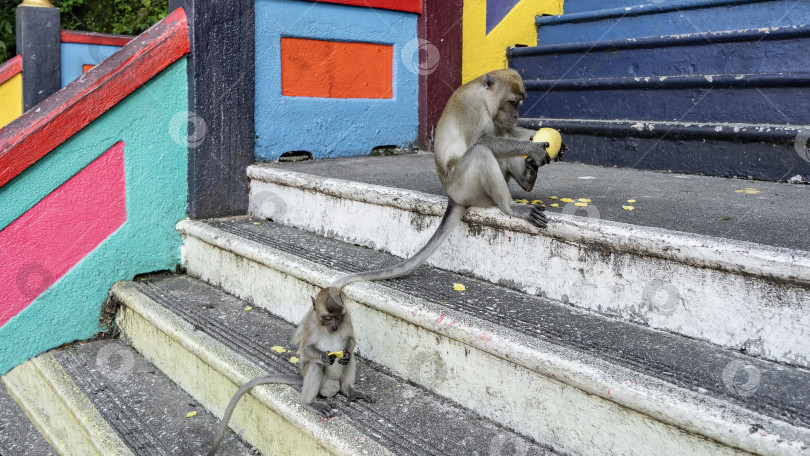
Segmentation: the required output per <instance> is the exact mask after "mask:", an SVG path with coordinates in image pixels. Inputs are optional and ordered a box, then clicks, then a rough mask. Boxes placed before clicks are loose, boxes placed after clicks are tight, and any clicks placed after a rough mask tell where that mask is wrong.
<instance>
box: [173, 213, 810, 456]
mask: <svg viewBox="0 0 810 456" xmlns="http://www.w3.org/2000/svg"><path fill="white" fill-rule="evenodd" d="M179 229H180V230H181V232H183V233H184V234H185V236H186V240H185V244H184V253H183V256H184V264H185V265H186V267H187V269H188V271H189V273H190V274H192V275H193V276H196V277H200V278H202V279H204V280H206V281H208V282H210V283H212V284H215V285H217V286H221V287H222V288H224V289H225V290H227V291H229V292H231V293H234V294H236V295H238V296H240V297H242V298H243V299H247V300H249V301H250V302H253V303H254V305H257V306H262V307H265V308H267V309H268V310H270V311H271V312H273V313H275V314H277V315H280V316H282V317H283V318H285V319H287V320H289V321H297V320H298V319H299V318H300V316H301V315H302V314H303V313H304V312H305V311H306V309H307V307H308V304H307V303H308V302H309V297H310V296H311V295H313V294H314V293H315V292H316V291H317V287H319V286H324V285H326V284H328V283H330V282H331V281H332V280H333V279H334V278H336V277H337V276H339V275H341V274H344V273H346V272H348V271H358V270H367V269H373V268H375V267H378V266H380V265H381V264H390V263H391V262H393V261H396V260H395V259H394V258H392V257H390V256H387V255H384V254H380V253H379V252H374V251H372V250H368V249H363V248H361V247H357V246H350V245H347V244H343V243H340V242H337V241H335V240H331V239H325V238H319V237H318V236H315V235H312V234H309V233H305V232H301V231H299V230H295V229H292V228H289V227H282V226H279V225H275V224H271V223H268V222H266V221H259V220H256V219H244V218H239V219H230V220H220V221H211V222H209V223H201V222H190V221H184V222H181V224H180V225H179ZM453 283H463V284H464V285H465V286H467V291H465V292H456V291H453ZM345 291H346V292H347V295H348V298H349V299H350V301H351V307H350V311H351V312H352V315H353V319H354V321H355V327H356V329H357V332H358V342H359V348H360V350H361V351H362V353H363V354H364V355H366V356H368V357H369V358H371V359H372V360H374V361H377V362H380V363H382V364H384V365H386V366H388V367H389V368H391V369H393V370H395V371H397V372H400V373H407V375H408V378H409V379H411V380H412V381H414V382H417V383H419V384H422V385H424V386H427V387H429V388H431V389H433V390H434V391H436V392H437V393H439V394H441V395H443V396H447V397H449V398H451V399H453V400H456V401H458V402H460V403H461V404H462V405H465V406H467V407H470V408H473V409H474V410H477V411H478V412H479V413H482V414H484V415H485V416H488V417H490V418H492V419H494V420H497V421H499V422H501V423H504V424H506V425H508V426H510V427H513V428H515V429H517V430H518V431H520V432H522V433H526V434H528V435H530V436H533V437H534V438H536V439H538V440H541V441H544V442H548V443H550V444H552V445H554V446H555V447H557V446H560V447H561V448H563V449H564V450H566V451H571V452H574V453H585V454H723V453H725V452H731V453H733V452H734V451H735V450H733V449H732V448H729V447H725V446H722V445H718V444H717V443H715V442H716V441H719V442H722V443H723V444H725V445H729V446H731V447H734V448H737V449H745V450H746V451H750V452H755V453H761V454H797V453H800V452H801V451H803V450H802V448H803V445H805V444H803V443H802V442H804V441H808V440H810V439H808V435H807V433H808V430H807V428H806V426H805V424H802V422H801V420H803V419H804V418H800V421H794V422H793V423H792V424H787V423H785V422H783V421H782V419H783V418H784V415H783V412H782V411H781V410H786V409H791V410H795V409H794V407H796V406H799V407H802V408H806V405H807V403H808V401H807V399H806V398H804V399H803V398H802V397H803V396H802V395H803V394H804V393H802V392H800V391H801V390H802V389H803V387H801V386H798V385H801V384H803V383H804V382H806V380H798V379H797V381H798V383H794V380H787V377H784V375H788V376H791V375H799V376H806V375H807V373H806V371H804V370H802V369H798V368H786V367H784V366H782V365H778V364H774V363H768V362H765V361H761V360H756V359H754V358H750V357H745V356H741V355H739V354H735V353H733V352H729V351H726V350H723V349H720V348H717V347H715V346H712V345H710V344H706V343H702V342H698V341H694V340H690V339H687V338H683V337H678V336H674V335H670V334H666V333H661V332H657V331H653V330H650V329H648V328H643V327H640V326H637V325H633V324H630V323H625V322H621V321H617V320H610V319H607V318H604V317H600V316H597V315H593V314H589V313H587V312H583V311H581V310H578V309H575V308H573V307H570V306H567V305H564V304H561V303H554V302H551V301H549V300H548V299H544V298H539V297H534V296H527V295H525V294H521V293H518V292H514V291H510V290H507V289H505V288H502V287H498V286H495V285H491V284H487V283H485V282H480V281H477V280H474V279H471V278H469V277H464V276H461V275H458V274H452V273H445V272H440V271H437V270H432V269H430V268H425V267H423V268H421V269H420V270H418V271H417V272H415V273H414V274H412V275H410V276H408V277H405V278H402V279H398V280H396V281H385V282H379V283H361V284H354V285H351V286H349V287H347V288H346V290H345ZM403 353H407V354H405V355H403ZM741 363H742V364H741ZM749 363H751V366H750V367H741V366H743V365H744V366H749ZM426 364H427V365H428V367H429V369H428V371H429V372H428V373H427V375H423V372H422V367H420V366H424V365H426ZM738 364H740V366H738ZM414 366H416V368H415V367H414ZM766 366H768V367H766ZM740 369H742V370H743V371H744V372H745V373H747V374H749V375H756V378H755V379H754V377H746V376H745V375H743V374H740V379H737V374H738V373H740ZM754 371H755V372H756V374H751V372H754ZM765 371H767V373H766V372H765ZM483 372H486V375H482V373H483ZM774 375H775V376H776V377H779V378H778V379H777V378H776V377H774ZM765 378H768V379H769V380H768V381H772V382H773V383H770V384H769V385H770V386H766V385H764V384H762V381H763V380H764V379H765ZM752 379H754V380H755V382H754V383H756V385H757V387H756V388H753V390H754V391H751V390H750V386H751V385H750V384H749V383H750V381H751V380H752ZM738 380H739V382H740V385H743V384H744V385H743V386H746V388H749V389H748V390H745V391H742V390H740V389H735V388H737V386H735V385H737V383H735V382H738ZM729 385H730V386H729ZM791 385H793V386H791ZM775 389H780V390H781V391H783V392H784V393H785V396H784V400H785V401H784V402H783V405H776V404H777V403H778V402H780V401H776V402H774V401H773V400H771V399H764V396H757V398H756V399H754V398H752V395H751V394H750V393H752V392H753V393H754V394H760V395H761V394H772V393H773V391H775ZM797 394H799V396H797ZM800 396H802V397H800ZM765 404H771V405H770V406H773V407H774V408H773V409H772V412H768V411H766V410H765V409H764V408H762V407H763V406H765ZM799 404H801V405H799ZM802 413H803V412H802ZM766 415H769V416H770V417H766ZM752 423H756V426H758V427H757V429H768V430H763V431H762V432H753V433H752V432H751V429H752V427H751V426H752ZM759 426H764V428H760V427H759ZM684 431H686V432H684ZM696 436H697V438H696ZM700 436H702V437H700ZM706 438H708V439H710V440H706Z"/></svg>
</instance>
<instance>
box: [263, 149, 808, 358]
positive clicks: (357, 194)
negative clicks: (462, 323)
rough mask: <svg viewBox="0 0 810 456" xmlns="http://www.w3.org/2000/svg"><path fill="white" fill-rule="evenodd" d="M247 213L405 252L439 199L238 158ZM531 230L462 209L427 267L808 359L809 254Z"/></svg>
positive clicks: (652, 231)
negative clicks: (245, 180) (459, 225)
mask: <svg viewBox="0 0 810 456" xmlns="http://www.w3.org/2000/svg"><path fill="white" fill-rule="evenodd" d="M248 176H249V177H250V178H252V179H253V181H252V182H251V202H250V213H251V214H254V215H256V216H257V217H261V218H270V219H272V220H274V221H275V222H277V223H281V224H284V225H289V226H294V227H296V228H300V229H303V230H305V231H309V232H313V233H316V234H320V235H324V236H327V237H332V238H336V239H339V240H342V241H345V242H350V243H354V244H359V245H363V246H367V247H371V248H374V249H377V250H381V251H384V252H389V253H392V254H394V255H396V256H400V257H409V256H411V255H413V254H414V253H415V252H416V251H417V250H418V249H419V248H420V247H421V246H422V245H423V244H424V243H425V242H426V241H427V239H428V238H429V237H430V235H431V234H432V233H433V231H434V230H435V228H436V226H438V222H439V218H440V215H441V214H442V213H443V211H444V207H445V204H446V203H445V200H444V198H440V197H437V196H435V195H427V194H424V193H420V192H415V191H408V190H402V189H394V188H386V187H380V186H375V185H368V184H362V183H358V182H348V181H343V180H339V179H331V178H329V179H327V178H322V177H318V176H313V175H307V174H302V173H297V172H291V171H284V170H280V169H278V168H276V167H273V166H267V165H254V166H251V167H249V168H248ZM548 218H549V227H548V229H546V230H542V231H540V230H536V229H535V228H533V227H532V226H530V225H529V224H527V223H525V222H524V221H522V220H519V219H514V218H510V217H507V216H504V215H503V214H501V213H500V211H498V210H495V209H488V210H478V209H474V210H471V211H470V212H469V213H468V215H467V217H466V221H467V223H469V225H466V226H464V227H463V229H461V230H459V232H458V233H456V234H454V235H453V236H451V237H450V239H449V241H448V242H447V243H446V244H445V246H444V247H443V248H441V249H440V250H439V251H438V253H437V254H436V255H434V256H433V257H432V258H431V259H430V260H429V262H428V263H429V264H431V265H432V266H435V267H438V268H442V269H446V270H451V271H456V272H461V273H464V274H469V275H472V276H475V277H479V278H482V279H484V280H487V281H490V282H493V283H499V284H503V285H506V286H509V287H510V288H514V289H518V290H520V291H524V292H527V293H530V294H535V295H540V296H546V297H548V298H551V299H555V300H558V301H562V302H565V303H569V304H572V305H575V306H579V307H582V308H586V309H590V310H594V311H597V312H600V313H602V314H606V315H610V316H617V317H620V318H623V319H626V320H630V321H635V322H640V323H643V324H647V325H649V326H652V327H655V328H659V329H663V330H667V331H672V332H675V333H678V334H683V335H686V336H689V337H694V338H698V339H702V340H707V341H710V342H712V343H714V344H717V345H720V346H723V347H727V348H732V349H736V350H744V351H746V353H748V354H751V355H754V356H760V357H763V358H767V359H772V360H777V361H781V362H786V363H790V364H795V365H798V366H804V367H808V366H810V342H809V341H810V333H808V331H810V330H809V329H808V328H810V308H808V305H809V304H808V303H810V253H809V252H804V251H796V250H790V249H784V248H775V247H769V246H764V245H759V244H753V243H748V242H742V241H734V240H727V239H719V238H712V237H708V236H702V235H697V234H688V233H681V232H674V231H669V230H664V229H657V228H649V227H642V226H635V225H628V224H623V223H617V222H610V221H604V220H594V219H590V218H585V217H573V216H567V215H565V214H561V215H558V214H553V213H550V214H548Z"/></svg>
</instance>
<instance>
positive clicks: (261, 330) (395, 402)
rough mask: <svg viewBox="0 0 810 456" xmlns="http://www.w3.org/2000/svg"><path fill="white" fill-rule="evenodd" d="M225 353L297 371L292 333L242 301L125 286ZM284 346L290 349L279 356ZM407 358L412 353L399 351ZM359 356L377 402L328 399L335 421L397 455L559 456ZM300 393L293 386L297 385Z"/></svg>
mask: <svg viewBox="0 0 810 456" xmlns="http://www.w3.org/2000/svg"><path fill="white" fill-rule="evenodd" d="M129 286H131V287H133V288H135V289H136V290H137V291H138V292H140V293H142V294H143V295H145V296H147V297H148V298H150V299H151V300H153V301H155V302H157V303H159V304H160V305H162V306H164V307H165V308H166V309H168V310H170V311H171V312H172V313H174V314H175V315H177V316H178V317H180V318H181V319H183V320H185V321H186V322H188V323H190V324H192V325H193V326H194V328H195V329H196V330H198V331H202V332H203V333H205V334H207V335H208V336H210V337H212V338H213V339H215V340H216V341H217V343H220V344H222V345H224V346H226V347H228V348H229V349H231V350H233V351H235V352H237V353H239V354H240V355H243V356H244V357H245V358H247V359H248V360H250V361H251V362H253V363H255V364H256V365H258V366H259V367H261V368H262V369H263V370H265V371H267V372H271V373H281V374H295V373H298V367H297V366H295V365H293V364H291V363H290V362H289V358H290V357H291V356H293V355H294V354H295V348H293V347H291V346H290V342H289V341H290V339H291V337H292V333H293V331H294V329H295V327H294V325H291V324H289V323H287V322H284V321H283V320H281V319H279V318H277V317H275V316H272V315H271V314H269V313H267V312H265V311H263V310H261V309H254V310H252V311H250V312H246V311H245V310H244V308H245V306H246V305H247V303H246V302H245V301H242V300H240V299H238V298H235V297H233V296H230V295H228V294H226V293H225V292H223V291H221V290H220V289H217V288H216V287H213V286H211V285H208V284H206V283H203V282H201V281H199V280H196V279H193V278H191V277H188V276H184V275H167V274H162V275H155V276H151V277H148V278H145V280H139V281H136V282H133V283H131V284H129ZM276 346H281V347H285V348H287V349H288V350H290V352H287V353H277V352H275V351H273V350H272V349H271V348H272V347H276ZM403 352H404V353H405V352H407V353H409V354H410V349H409V348H406V347H403ZM357 359H358V364H359V366H358V383H357V388H358V389H360V390H361V391H365V392H368V393H371V394H372V395H373V396H375V398H376V399H377V402H376V403H375V404H366V403H365V402H362V401H358V402H355V403H352V404H351V405H348V406H347V405H345V404H344V403H343V401H342V400H341V399H333V400H330V404H331V405H332V406H333V407H334V408H336V409H337V410H338V416H337V418H334V420H338V422H340V421H343V422H346V423H348V424H350V425H351V426H353V427H355V428H356V429H357V430H358V431H359V432H361V433H363V434H364V435H366V436H367V437H368V438H369V439H372V440H375V441H378V442H380V443H381V444H383V445H384V446H385V447H386V448H387V449H389V450H391V451H393V452H394V453H395V454H402V455H428V454H446V455H455V454H459V455H462V454H463V455H467V454H472V453H473V451H474V450H484V451H486V449H488V448H491V445H494V444H496V443H493V442H498V441H510V442H513V443H515V444H516V445H518V446H525V447H526V448H528V450H529V454H544V455H554V454H559V453H557V452H554V451H553V450H552V449H550V448H547V447H543V446H540V445H537V444H535V443H533V442H531V441H529V440H527V439H525V438H523V437H520V436H518V435H516V434H514V433H513V432H511V431H509V430H507V429H504V428H503V427H501V426H499V425H497V424H495V423H493V422H491V421H489V420H487V419H484V418H482V417H480V416H479V415H477V414H476V413H474V412H471V411H469V410H466V409H464V408H461V407H459V406H458V405H456V404H454V403H452V402H450V401H447V400H445V399H442V398H440V397H437V396H435V395H433V394H431V393H430V392H429V391H427V390H424V389H422V388H419V387H416V386H413V385H410V384H408V383H407V382H406V381H404V380H403V379H401V378H399V377H396V376H394V375H392V374H391V373H390V372H388V371H387V370H385V369H384V368H382V367H381V366H379V365H377V364H375V363H371V362H369V361H367V360H364V359H362V357H359V356H358V357H357ZM296 388H297V387H296Z"/></svg>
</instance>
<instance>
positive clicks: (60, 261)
mask: <svg viewBox="0 0 810 456" xmlns="http://www.w3.org/2000/svg"><path fill="white" fill-rule="evenodd" d="M124 176H125V174H124V143H122V142H119V143H117V144H115V145H114V146H112V147H111V148H110V149H109V150H107V151H106V152H104V153H103V154H102V155H101V156H100V157H98V158H97V159H95V160H94V161H93V162H92V163H90V164H89V165H87V167H85V168H84V169H83V170H81V171H79V173H78V174H76V175H75V176H73V177H71V178H70V179H68V180H67V181H66V182H65V183H64V184H62V185H60V186H59V187H58V188H57V189H56V190H54V191H53V192H51V193H50V194H49V195H48V196H46V197H45V198H43V199H42V200H41V201H40V202H38V203H37V204H36V205H35V206H34V207H32V208H31V209H29V210H28V211H27V212H26V213H25V214H23V215H22V216H20V218H18V219H17V220H15V221H13V222H11V224H9V225H8V226H7V227H5V228H4V229H3V230H2V231H0V251H2V252H3V255H0V296H2V303H3V305H2V306H0V326H3V325H4V324H5V323H6V322H7V321H9V320H10V319H11V318H12V317H13V316H14V315H17V314H18V313H20V311H22V310H23V309H25V308H26V307H28V305H29V304H31V303H32V302H33V301H34V299H36V298H37V297H38V296H39V295H41V294H42V293H43V292H44V291H45V290H47V289H48V288H49V287H50V286H51V285H52V284H53V283H55V282H56V281H57V280H59V278H60V277H62V276H63V275H65V274H66V273H67V272H68V271H70V269H71V268H73V266H75V265H76V264H78V263H79V262H80V261H81V260H82V259H83V258H84V257H86V256H87V255H88V254H89V253H90V252H92V251H93V250H95V248H96V247H98V245H99V244H101V243H102V242H103V241H104V240H105V239H107V237H109V236H110V235H111V234H112V233H114V232H115V231H116V230H117V229H118V228H119V227H121V225H123V224H124V222H125V221H126V219H127V208H126V183H125V177H124Z"/></svg>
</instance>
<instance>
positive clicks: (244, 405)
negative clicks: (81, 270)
mask: <svg viewBox="0 0 810 456" xmlns="http://www.w3.org/2000/svg"><path fill="white" fill-rule="evenodd" d="M112 292H113V295H114V296H115V297H116V298H117V299H118V300H120V301H121V302H122V303H123V305H124V307H123V309H122V310H121V311H120V312H119V316H118V318H117V323H118V326H119V327H120V329H121V332H122V337H123V338H124V339H125V340H127V341H128V343H130V345H132V347H134V348H135V349H136V350H137V351H138V352H140V353H141V354H143V355H144V356H145V357H146V358H147V359H149V360H150V361H151V362H153V363H154V364H155V365H156V366H158V367H159V368H160V369H161V370H162V371H163V372H164V373H165V374H166V375H168V376H169V378H171V379H172V380H173V381H174V382H176V383H177V384H178V385H180V386H181V387H182V388H183V389H184V390H186V391H187V392H188V393H189V394H191V395H192V396H194V398H195V399H197V400H198V401H199V402H200V403H201V404H203V406H204V407H205V408H206V409H208V410H210V411H211V412H212V413H213V414H214V415H216V416H217V417H222V413H223V412H224V409H225V406H227V404H228V401H229V400H230V398H231V396H232V395H233V394H234V393H235V392H236V390H237V388H238V386H239V385H242V384H244V383H246V382H247V381H249V380H251V379H253V378H255V377H257V376H259V375H263V374H265V373H266V372H265V371H263V370H262V369H261V368H260V367H259V366H258V365H257V364H256V363H254V362H252V361H250V360H248V359H246V358H245V357H243V356H241V355H239V354H237V353H235V352H233V351H232V350H230V349H228V348H227V347H225V346H223V345H222V344H219V343H217V342H216V341H215V340H213V339H212V338H211V337H209V336H207V335H206V334H204V333H202V332H201V331H197V330H195V328H194V327H193V326H192V325H190V324H189V323H187V322H185V321H184V320H182V319H181V318H179V317H177V316H176V315H175V314H173V313H172V312H171V311H169V310H167V309H165V308H164V307H162V306H160V305H159V304H157V303H156V302H154V301H153V300H152V299H150V298H149V297H147V296H145V295H144V294H142V293H140V292H139V291H138V290H137V289H136V288H134V287H133V286H132V284H130V283H123V282H122V283H118V284H116V285H115V286H114V287H113V290H112ZM230 427H231V429H233V430H234V431H235V432H237V433H238V434H239V435H240V436H242V438H244V439H245V441H247V442H248V443H250V444H251V445H253V446H254V447H255V448H256V449H258V450H259V451H261V452H262V453H263V454H278V455H291V454H334V455H349V454H370V455H388V454H391V453H390V452H388V451H387V450H385V449H384V448H382V447H380V446H379V445H378V444H376V443H375V442H373V441H367V440H366V439H364V438H363V436H362V434H360V433H358V432H357V431H356V430H355V429H354V428H352V427H351V426H350V425H347V424H346V423H345V422H341V421H338V422H335V421H321V420H319V419H318V418H317V417H315V416H314V415H313V414H312V413H310V412H308V411H307V410H305V409H303V408H302V407H301V406H300V398H299V394H298V393H297V392H296V391H295V390H294V389H293V388H291V387H288V386H285V385H269V386H268V385H265V386H260V387H256V388H255V389H253V390H252V391H251V392H250V393H249V394H246V395H245V396H244V397H243V399H242V402H241V403H240V406H239V407H238V408H237V409H236V410H235V412H234V414H233V417H232V418H231V422H230ZM268 429H272V430H273V431H272V432H268V431H267V430H268ZM293 448H295V450H293Z"/></svg>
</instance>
